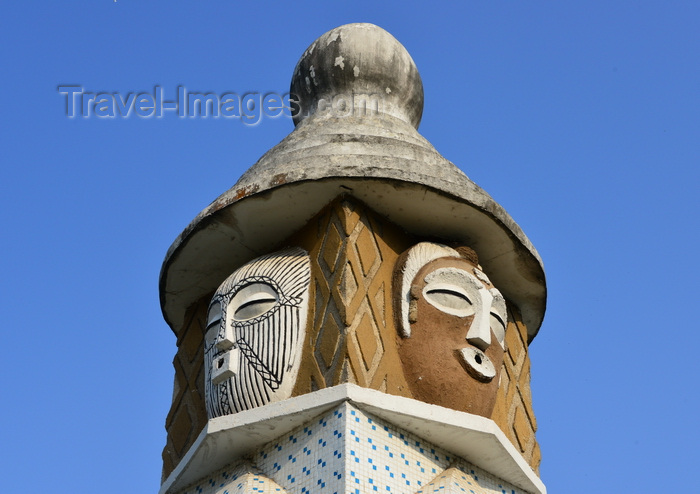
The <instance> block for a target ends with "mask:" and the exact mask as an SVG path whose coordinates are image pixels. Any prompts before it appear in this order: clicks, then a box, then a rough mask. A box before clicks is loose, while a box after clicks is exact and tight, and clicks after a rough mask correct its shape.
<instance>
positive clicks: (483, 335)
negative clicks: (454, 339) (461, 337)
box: [467, 288, 493, 351]
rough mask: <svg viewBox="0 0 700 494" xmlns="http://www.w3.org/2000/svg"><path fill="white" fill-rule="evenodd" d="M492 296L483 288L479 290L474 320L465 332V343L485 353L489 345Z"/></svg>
mask: <svg viewBox="0 0 700 494" xmlns="http://www.w3.org/2000/svg"><path fill="white" fill-rule="evenodd" d="M492 300H493V295H491V293H489V291H488V290H486V289H485V288H483V289H479V300H478V301H477V304H476V305H477V307H475V309H476V310H475V311H474V319H472V323H471V326H470V327H469V331H468V332H467V341H468V342H469V343H470V344H472V345H474V346H475V347H477V348H478V349H479V350H482V351H486V349H487V348H488V347H489V345H490V344H491V302H492Z"/></svg>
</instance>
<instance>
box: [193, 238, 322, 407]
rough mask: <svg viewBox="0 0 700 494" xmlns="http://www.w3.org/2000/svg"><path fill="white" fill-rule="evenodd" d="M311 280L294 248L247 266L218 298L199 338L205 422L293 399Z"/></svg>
mask: <svg viewBox="0 0 700 494" xmlns="http://www.w3.org/2000/svg"><path fill="white" fill-rule="evenodd" d="M310 276H311V267H310V261H309V255H308V253H307V252H306V251H304V250H303V249H300V248H292V249H287V250H283V251H280V252H275V253H273V254H268V255H265V256H262V257H258V258H257V259H255V260H253V261H250V262H249V263H247V264H245V265H243V266H242V267H241V268H239V269H238V270H236V271H235V272H234V273H233V274H232V275H231V276H229V277H228V278H227V279H226V280H225V281H224V282H223V283H222V284H221V286H220V287H219V289H218V290H217V291H216V293H215V294H214V297H213V298H212V301H211V303H210V305H209V314H208V318H207V319H208V321H207V329H206V333H205V337H204V365H205V371H206V374H205V401H206V407H207V415H208V416H209V418H213V417H219V416H222V415H228V414H231V413H236V412H240V411H242V410H248V409H250V408H255V407H259V406H262V405H265V404H267V403H270V402H274V401H280V400H284V399H286V398H289V397H290V396H291V394H292V389H293V388H294V384H295V382H296V376H297V372H298V370H299V363H300V360H301V347H302V344H303V342H304V336H305V334H306V318H307V314H308V304H309V282H310Z"/></svg>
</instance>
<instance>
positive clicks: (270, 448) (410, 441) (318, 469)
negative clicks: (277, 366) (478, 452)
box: [183, 402, 525, 494]
mask: <svg viewBox="0 0 700 494" xmlns="http://www.w3.org/2000/svg"><path fill="white" fill-rule="evenodd" d="M273 492H284V493H287V494H316V493H319V494H323V493H328V494H368V493H374V492H381V493H394V494H427V493H433V492H439V493H442V494H449V493H462V492H466V493H472V494H521V493H524V492H525V491H523V490H521V489H517V488H515V487H513V486H511V485H510V484H507V483H505V482H503V481H500V480H498V479H496V478H494V477H493V476H491V475H489V474H488V473H486V472H484V471H483V470H481V469H478V468H476V467H474V466H472V465H470V464H469V463H467V462H466V461H464V460H462V459H460V458H455V457H453V456H452V455H450V454H449V453H447V452H445V451H443V450H441V449H439V448H437V447H435V446H433V445H431V444H430V443H427V442H425V441H423V440H422V439H420V438H418V437H416V436H413V435H412V434H411V433H409V432H406V431H402V430H400V429H398V428H397V427H395V426H393V425H391V424H389V423H386V422H384V421H382V420H380V419H377V418H375V417H372V416H371V415H369V414H367V413H365V412H363V411H361V410H359V409H358V408H356V407H355V406H353V405H352V404H350V403H349V402H344V403H342V404H340V405H338V406H337V408H336V409H335V410H333V411H331V412H328V413H326V414H324V415H323V416H321V417H319V418H317V419H315V420H313V421H311V422H309V423H308V424H306V425H304V426H302V427H299V428H297V429H295V430H294V431H292V432H291V433H289V434H285V435H284V436H283V437H280V438H278V439H277V440H276V441H273V442H271V443H269V444H267V445H266V446H264V447H263V448H262V449H261V450H260V451H259V452H257V453H255V454H254V456H253V457H252V459H250V460H248V461H239V462H236V463H235V464H233V465H231V466H228V467H226V468H224V469H223V470H220V471H219V472H217V473H216V474H214V475H212V476H211V477H210V478H205V479H202V480H200V481H199V482H198V483H197V484H195V485H193V486H191V487H190V488H188V489H186V490H184V491H183V494H248V493H273Z"/></svg>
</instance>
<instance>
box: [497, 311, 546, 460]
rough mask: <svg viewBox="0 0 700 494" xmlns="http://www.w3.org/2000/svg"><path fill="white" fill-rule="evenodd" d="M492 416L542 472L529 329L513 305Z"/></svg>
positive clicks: (509, 315)
mask: <svg viewBox="0 0 700 494" xmlns="http://www.w3.org/2000/svg"><path fill="white" fill-rule="evenodd" d="M491 418H492V419H493V420H494V421H495V422H496V424H498V426H499V427H500V428H501V430H502V431H503V432H504V433H505V434H506V437H508V439H509V440H510V442H511V443H513V445H514V446H515V447H516V448H517V449H518V451H520V453H521V454H522V455H523V457H524V458H525V459H526V460H527V461H528V463H529V464H530V466H531V467H532V468H533V470H535V472H539V465H540V460H541V454H540V447H539V445H538V444H537V439H536V437H535V431H537V421H536V420H535V413H534V411H533V409H532V395H531V389H530V354H529V352H528V348H527V328H526V327H525V325H524V324H523V322H522V318H521V317H520V313H519V312H518V310H517V309H516V308H515V307H512V306H509V310H508V328H507V329H506V357H505V358H504V359H503V369H502V371H501V384H500V386H499V389H498V394H497V397H496V406H495V408H494V411H493V414H492V416H491Z"/></svg>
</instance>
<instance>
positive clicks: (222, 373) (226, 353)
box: [211, 322, 239, 384]
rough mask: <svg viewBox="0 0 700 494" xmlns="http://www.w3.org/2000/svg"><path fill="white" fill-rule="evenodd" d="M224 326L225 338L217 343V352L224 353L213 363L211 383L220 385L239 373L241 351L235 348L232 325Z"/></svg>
mask: <svg viewBox="0 0 700 494" xmlns="http://www.w3.org/2000/svg"><path fill="white" fill-rule="evenodd" d="M223 324H224V326H225V327H224V333H223V336H220V337H219V339H218V340H217V341H216V348H217V350H219V351H221V352H223V353H222V354H220V355H219V356H218V357H216V358H214V360H213V362H212V363H211V366H212V369H211V382H212V383H213V384H220V383H222V382H224V381H225V380H226V379H229V378H230V377H233V376H234V375H235V374H236V372H237V371H238V359H239V350H238V349H237V348H234V342H235V341H234V339H233V328H232V327H231V325H230V324H226V323H225V322H224V323H223Z"/></svg>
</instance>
